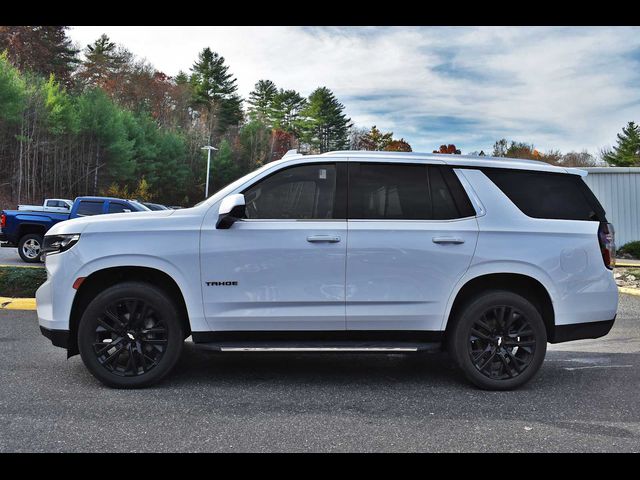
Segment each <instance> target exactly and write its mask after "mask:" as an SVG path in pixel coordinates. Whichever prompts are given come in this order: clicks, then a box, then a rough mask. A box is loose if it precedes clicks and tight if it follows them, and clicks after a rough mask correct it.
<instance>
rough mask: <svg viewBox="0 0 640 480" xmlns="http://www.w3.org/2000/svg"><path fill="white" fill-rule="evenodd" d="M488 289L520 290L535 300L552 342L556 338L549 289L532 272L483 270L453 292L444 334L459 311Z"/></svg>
mask: <svg viewBox="0 0 640 480" xmlns="http://www.w3.org/2000/svg"><path fill="white" fill-rule="evenodd" d="M489 290H506V291H510V292H513V293H517V294H518V295H521V296H523V297H524V298H526V299H527V300H529V301H530V302H531V303H533V304H534V305H535V306H536V308H537V309H538V311H539V312H540V315H541V316H542V319H543V321H544V325H545V328H546V331H547V338H548V340H549V341H553V339H554V337H555V310H554V307H553V297H552V295H551V293H550V292H549V288H548V287H547V286H546V285H545V284H544V283H543V282H542V281H540V279H538V278H535V277H534V276H532V275H529V274H526V273H513V272H492V273H483V274H480V275H477V276H474V277H472V278H468V279H466V281H464V282H461V285H460V288H459V289H458V290H457V292H456V293H455V295H452V298H451V299H450V302H449V308H448V310H447V314H446V316H445V322H446V323H445V325H443V327H444V328H443V330H444V332H445V333H444V335H445V337H446V336H447V332H448V331H449V330H450V328H451V327H452V326H453V324H454V319H455V318H456V315H457V313H458V312H459V311H460V309H461V308H462V307H463V306H464V305H465V304H466V302H467V301H468V300H470V299H471V298H473V297H475V296H477V295H479V294H481V293H482V292H485V291H489Z"/></svg>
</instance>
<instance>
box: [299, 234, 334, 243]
mask: <svg viewBox="0 0 640 480" xmlns="http://www.w3.org/2000/svg"><path fill="white" fill-rule="evenodd" d="M339 241H340V237H339V236H338V235H310V236H308V237H307V242H312V243H316V242H328V243H337V242H339Z"/></svg>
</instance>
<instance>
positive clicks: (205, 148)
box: [200, 145, 218, 198]
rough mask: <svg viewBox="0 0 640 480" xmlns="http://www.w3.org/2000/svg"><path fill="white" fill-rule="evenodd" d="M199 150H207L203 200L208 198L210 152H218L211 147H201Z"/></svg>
mask: <svg viewBox="0 0 640 480" xmlns="http://www.w3.org/2000/svg"><path fill="white" fill-rule="evenodd" d="M200 150H208V152H207V183H206V186H205V188H204V198H208V197H209V167H210V166H211V150H218V149H217V148H216V147H212V146H211V145H207V146H206V147H202V148H201V149H200Z"/></svg>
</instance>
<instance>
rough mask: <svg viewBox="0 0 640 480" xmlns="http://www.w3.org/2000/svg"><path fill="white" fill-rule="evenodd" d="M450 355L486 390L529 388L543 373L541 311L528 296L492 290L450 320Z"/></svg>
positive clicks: (544, 344) (544, 346)
mask: <svg viewBox="0 0 640 480" xmlns="http://www.w3.org/2000/svg"><path fill="white" fill-rule="evenodd" d="M451 322H452V325H451V329H450V330H449V329H448V330H447V335H448V342H449V352H450V353H451V354H452V355H453V357H454V359H455V360H456V362H457V364H458V366H459V367H460V368H461V369H462V370H463V372H464V373H465V375H466V377H467V378H468V379H469V380H471V382H473V383H474V384H475V385H476V386H478V387H480V388H483V389H487V390H511V389H514V388H517V387H520V386H521V385H524V384H525V383H527V382H528V381H529V380H531V379H532V378H533V376H534V375H535V374H536V373H537V372H538V370H539V369H540V367H541V365H542V362H543V361H544V357H545V355H546V352H547V331H546V327H545V325H544V321H543V319H542V315H541V314H540V311H539V310H538V308H537V307H536V305H534V304H533V303H532V302H531V301H530V300H528V299H527V298H525V297H523V296H521V295H519V294H517V293H514V292H510V291H506V290H490V291H485V292H482V293H480V294H478V295H476V296H475V297H474V298H471V299H469V300H468V301H467V302H466V303H465V304H464V305H463V306H462V307H461V308H460V309H459V310H458V311H457V313H456V315H455V316H454V318H452V319H451Z"/></svg>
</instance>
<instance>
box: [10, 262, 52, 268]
mask: <svg viewBox="0 0 640 480" xmlns="http://www.w3.org/2000/svg"><path fill="white" fill-rule="evenodd" d="M2 267H10V268H44V265H6V264H4V263H3V264H0V268H2Z"/></svg>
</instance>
